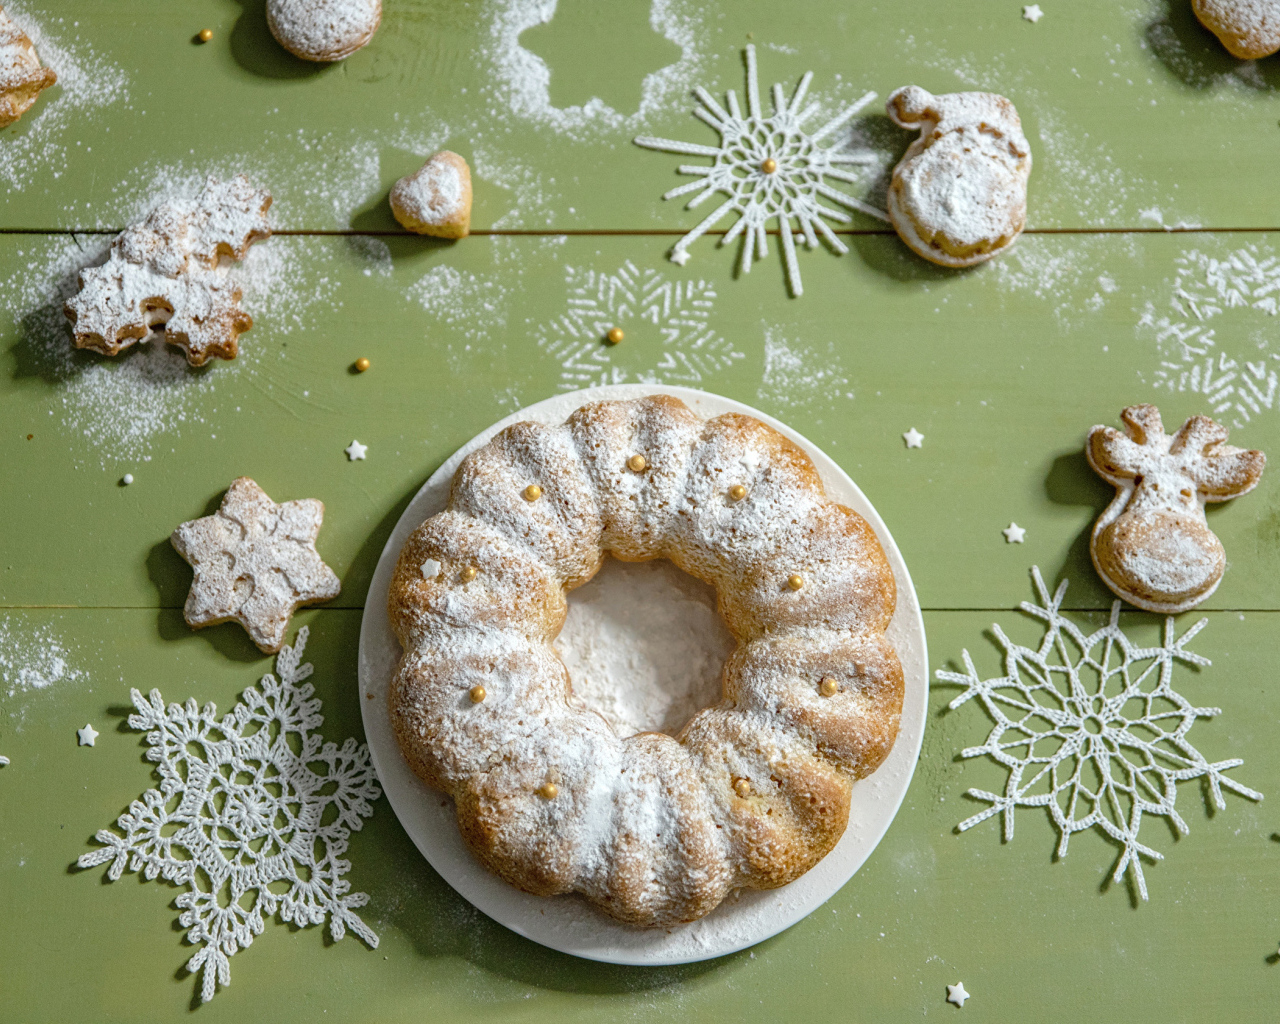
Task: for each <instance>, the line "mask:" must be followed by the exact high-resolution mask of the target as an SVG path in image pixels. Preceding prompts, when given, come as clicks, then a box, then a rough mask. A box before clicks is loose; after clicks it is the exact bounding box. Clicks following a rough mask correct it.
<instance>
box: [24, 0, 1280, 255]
mask: <svg viewBox="0 0 1280 1024" xmlns="http://www.w3.org/2000/svg"><path fill="white" fill-rule="evenodd" d="M667 6H668V7H669V8H670V9H671V10H672V11H673V12H674V13H675V15H676V16H677V18H678V19H680V23H681V24H682V25H687V27H688V32H687V33H686V34H687V37H688V38H689V39H691V40H692V50H691V52H694V53H696V61H697V69H696V71H695V72H693V73H691V74H690V75H688V76H687V77H686V78H685V79H683V80H682V81H681V83H680V88H679V89H675V90H673V92H672V94H671V95H670V96H668V97H666V98H665V99H663V101H662V102H661V103H659V104H657V108H656V109H654V110H653V111H651V112H646V113H645V115H644V116H643V117H642V118H637V117H636V116H634V115H636V112H637V110H638V109H639V107H640V90H641V83H642V81H643V80H644V77H645V76H646V75H648V74H650V73H652V72H656V71H659V70H661V69H662V68H664V67H669V66H670V62H671V61H672V60H673V59H675V58H676V57H678V56H679V48H678V47H677V46H676V45H675V44H674V43H673V42H671V41H670V40H668V39H666V38H664V37H663V36H662V35H660V34H658V33H657V32H655V31H652V30H651V29H649V28H648V26H647V25H646V21H647V20H648V15H647V12H648V8H649V4H648V2H647V0H614V2H612V3H610V4H592V3H588V2H585V0H561V7H560V8H558V9H557V13H556V15H555V16H554V17H553V18H552V19H551V20H550V21H549V22H548V23H547V24H545V25H536V26H535V27H534V28H531V29H530V30H529V31H527V32H525V33H524V34H523V35H522V36H520V41H521V43H522V45H523V46H525V47H527V48H528V52H529V53H532V54H535V55H536V56H537V57H538V58H539V59H541V60H542V61H543V62H544V63H545V65H546V67H547V68H548V69H549V76H550V78H549V82H550V84H549V87H548V88H549V93H548V96H549V100H550V102H551V103H554V104H558V105H560V109H564V108H565V107H566V106H575V105H579V106H580V105H582V104H584V103H587V102H589V101H590V100H591V99H592V98H593V97H603V98H604V100H606V101H608V102H610V103H613V104H615V105H616V107H617V109H616V111H614V113H615V115H616V116H614V117H612V118H609V117H604V116H601V117H598V118H596V119H595V120H593V121H591V122H590V123H589V124H587V125H586V126H585V127H582V128H580V129H572V130H558V129H557V128H556V127H555V126H554V125H553V124H552V123H551V122H550V120H549V118H548V117H547V116H544V115H543V114H537V113H533V112H530V110H529V109H527V107H526V106H522V105H521V104H520V103H518V102H513V101H512V99H511V96H510V94H509V93H508V92H506V91H504V90H503V89H500V88H496V87H495V85H494V83H495V82H496V81H501V74H502V71H503V69H504V68H509V67H510V65H511V61H510V59H509V58H506V57H501V58H499V57H495V56H494V54H493V47H494V39H495V35H494V32H495V26H499V25H501V24H502V23H503V22H502V18H501V17H500V16H501V14H502V12H503V11H504V10H506V9H508V8H509V7H510V4H503V3H498V2H497V0H471V2H455V0H388V2H387V3H386V5H385V16H384V23H383V26H382V28H381V30H380V31H379V32H378V34H377V35H376V36H375V38H374V40H373V42H372V43H371V44H370V45H369V46H368V47H367V48H366V49H364V50H362V51H360V52H359V53H357V54H355V55H354V56H353V57H351V58H350V59H349V60H347V61H345V62H343V63H341V64H339V65H337V66H334V67H327V68H322V67H316V66H313V65H309V64H306V63H305V62H302V61H298V60H295V59H294V58H292V57H291V56H289V55H288V54H287V53H285V52H284V51H283V50H282V49H281V48H280V47H279V46H277V45H276V44H275V42H274V40H272V39H271V37H270V35H269V34H268V31H267V28H266V20H265V16H264V14H263V7H264V4H263V0H191V2H187V3H182V4H158V3H155V2H154V0H112V2H111V3H101V2H99V0H60V2H59V3H56V4H55V3H51V2H49V0H22V2H21V3H20V5H19V7H18V8H15V9H16V10H18V13H19V14H20V15H25V16H27V17H28V19H29V20H30V21H33V22H36V23H37V24H40V25H41V26H43V28H44V29H45V31H47V32H48V33H49V34H50V35H51V36H53V37H54V38H55V39H56V40H58V41H61V42H62V43H63V44H65V46H67V47H68V48H70V49H71V50H72V51H73V52H74V53H76V54H78V55H80V57H81V58H82V63H83V64H84V66H85V68H86V71H87V74H88V76H89V77H90V78H96V79H97V80H98V81H101V80H102V79H103V78H104V76H105V75H106V73H107V72H106V71H104V68H115V69H118V71H119V72H121V73H123V75H124V76H125V77H126V78H127V85H126V86H125V87H124V88H122V89H120V90H117V93H116V95H117V98H116V99H115V100H114V101H113V102H110V103H109V104H107V105H106V106H103V107H94V108H91V109H84V107H83V105H81V106H79V107H77V109H74V110H70V111H69V112H68V113H67V114H66V115H65V116H64V115H62V114H56V115H54V114H53V113H52V108H54V107H55V106H56V105H57V104H58V103H59V101H60V96H61V97H63V98H64V99H65V93H66V91H67V88H69V86H57V87H55V88H54V90H53V91H51V92H50V93H48V94H46V97H45V98H44V99H42V100H41V104H42V106H41V107H39V108H37V109H35V110H33V111H32V112H31V113H29V114H28V115H27V116H26V117H25V118H24V119H23V120H22V121H21V122H19V123H18V124H17V125H15V126H13V127H11V128H7V129H5V130H4V131H3V132H0V143H3V144H4V145H5V146H6V147H9V148H10V149H15V147H19V146H23V145H31V146H34V147H35V148H37V149H39V150H41V151H43V153H44V155H43V156H39V157H32V158H31V159H25V158H24V160H23V161H21V162H20V163H21V173H14V174H13V175H11V176H9V180H8V181H6V186H7V188H6V194H5V195H3V196H0V226H3V227H25V228H72V227H78V228H86V227H94V226H111V227H119V226H121V225H122V224H123V222H124V219H125V218H126V217H127V216H128V215H129V214H130V213H132V212H134V210H133V208H134V207H136V206H137V205H138V204H139V203H141V202H143V201H144V200H145V198H146V195H147V193H148V188H149V185H150V183H151V181H152V178H153V175H155V174H156V173H158V172H161V171H163V172H165V173H166V174H167V175H169V176H172V174H173V173H175V172H176V171H178V170H183V171H186V172H189V173H200V172H202V171H203V170H205V169H209V168H216V169H220V170H223V171H224V172H225V171H234V170H235V169H244V170H248V171H250V172H251V173H253V174H254V175H255V176H256V177H258V178H259V179H260V180H262V182H263V183H264V184H266V185H267V186H268V187H269V188H271V189H272V190H273V191H274V192H275V194H276V197H277V202H278V208H277V215H278V216H277V219H278V222H279V224H280V225H281V226H282V227H289V228H309V229H328V228H347V227H356V228H360V229H364V230H373V229H392V228H394V227H395V224H394V222H393V221H392V220H391V218H390V215H389V211H388V209H387V206H386V202H385V198H386V194H387V190H388V188H389V187H390V185H391V183H392V182H393V181H394V180H395V179H396V178H397V177H399V176H401V175H403V174H406V173H408V172H409V171H411V170H414V169H416V168H417V167H418V166H419V164H420V162H421V158H422V156H423V155H424V154H425V153H426V152H429V151H430V150H431V149H433V148H438V147H440V146H449V147H451V148H453V149H455V150H457V151H459V152H461V153H462V154H463V155H464V156H466V157H467V158H468V159H470V160H471V161H472V163H473V167H474V168H475V170H476V178H477V184H476V210H475V226H476V227H478V228H488V227H491V226H494V225H499V226H501V227H505V228H528V229H545V228H555V229H558V230H599V229H605V228H610V229H667V230H671V229H681V228H683V229H687V228H688V227H691V226H692V224H693V223H695V220H696V218H697V217H698V216H699V215H697V214H694V213H689V212H686V211H684V210H683V209H682V208H681V206H679V205H677V204H676V203H663V202H662V201H661V199H660V198H659V197H660V196H661V194H662V193H663V192H664V191H666V190H667V189H668V188H670V187H672V185H674V184H676V183H677V181H679V180H682V179H679V178H677V176H676V174H675V168H676V166H677V164H678V163H679V162H680V160H681V158H679V157H675V156H671V155H665V154H655V153H650V152H642V151H639V150H637V149H635V148H634V147H633V146H632V145H631V139H632V138H633V137H634V136H635V135H637V134H641V133H642V131H643V132H644V133H651V134H658V135H665V136H669V137H675V138H687V139H692V140H694V141H704V142H706V141H713V140H714V134H713V133H712V132H711V129H710V128H708V127H707V126H706V125H704V124H702V123H701V122H699V121H696V120H694V119H693V118H692V117H691V116H690V115H689V106H690V103H691V100H690V98H689V97H688V95H687V93H688V91H689V88H691V87H692V86H693V85H703V86H705V87H707V88H708V89H710V90H711V91H712V92H715V93H717V94H719V93H722V92H723V90H725V89H728V88H733V89H735V90H738V91H739V94H741V90H742V78H743V67H742V60H741V48H742V47H743V45H744V44H745V43H747V42H748V41H749V40H753V41H754V42H756V43H757V44H758V45H759V46H760V47H761V51H760V52H761V76H762V82H763V83H764V86H765V87H766V88H767V87H768V86H769V85H770V84H771V83H772V82H774V81H780V82H783V83H786V84H787V87H788V90H789V89H790V87H791V86H792V85H793V84H794V83H795V82H796V81H797V80H798V78H799V76H800V75H801V74H802V73H803V72H804V71H806V70H813V71H814V72H815V78H814V89H815V95H817V96H819V97H820V98H822V99H824V100H825V101H826V103H827V104H828V106H831V105H832V104H835V103H837V102H839V101H840V100H842V99H843V100H846V101H847V100H848V99H851V98H853V97H856V96H858V95H861V93H862V92H863V91H865V90H867V89H873V90H875V91H877V92H878V93H879V94H880V96H881V98H882V99H883V97H884V96H887V95H888V93H889V92H891V91H892V90H893V89H895V88H897V87H898V86H901V85H906V84H909V83H912V82H914V83H916V84H919V85H923V86H925V87H926V88H929V89H931V90H933V91H935V92H944V91H949V90H960V89H987V90H991V91H996V92H1001V93H1004V94H1005V95H1007V96H1009V97H1010V98H1011V99H1012V100H1013V101H1014V103H1015V104H1016V105H1017V107H1018V109H1019V111H1020V112H1021V115H1022V117H1023V120H1024V123H1025V125H1026V128H1027V134H1028V137H1029V138H1030V139H1031V141H1032V145H1033V148H1034V151H1035V172H1034V175H1033V177H1032V185H1031V202H1030V213H1029V216H1030V224H1031V226H1032V227H1034V228H1042V229H1043V228H1080V227H1131V228H1132V227H1147V228H1150V227H1156V226H1159V224H1160V223H1161V221H1163V223H1165V224H1174V223H1183V222H1185V223H1192V224H1201V225H1206V226H1210V227H1258V226H1269V227H1277V226H1280V198H1277V195H1276V190H1275V189H1274V188H1273V187H1272V178H1273V175H1272V173H1271V168H1272V166H1273V164H1274V161H1275V157H1276V153H1277V147H1280V127H1278V119H1280V102H1278V97H1277V89H1278V88H1280V58H1275V57H1273V58H1268V59H1266V60H1262V61H1258V62H1254V63H1242V62H1239V61H1235V60H1234V59H1232V58H1230V57H1229V56H1227V55H1226V54H1225V52H1224V51H1223V50H1222V49H1221V48H1220V47H1219V46H1218V44H1217V43H1216V41H1215V40H1214V39H1213V37H1212V36H1211V35H1210V34H1209V33H1208V32H1206V31H1205V30H1204V29H1202V28H1201V27H1200V26H1199V24H1198V22H1196V20H1195V18H1194V16H1193V15H1192V14H1191V12H1190V5H1189V3H1188V2H1187V0H1131V2H1129V3H1124V4H1116V3H1111V2H1107V0H1077V2H1074V3H1071V4H1055V5H1051V6H1050V7H1049V8H1047V9H1046V10H1047V13H1046V15H1045V17H1044V19H1043V20H1042V21H1040V22H1039V23H1037V24H1035V25H1032V24H1031V23H1029V22H1027V21H1024V20H1023V19H1022V18H1021V16H1020V11H1021V6H1020V5H1019V4H1015V3H1011V2H1008V0H974V2H970V3H965V4H955V3H949V2H945V0H915V2H913V3H911V4H908V5H904V4H902V3H884V2H880V3H868V2H865V0H864V2H859V3H855V4H845V5H832V4H829V3H827V2H825V0H796V2H793V3H787V4H778V3H771V2H764V0H732V2H729V0H699V2H696V3H695V2H693V0H678V2H674V3H671V4H668V5H667ZM203 27H209V28H212V29H213V30H214V32H215V36H214V40H213V41H212V42H211V43H209V44H207V45H204V46H199V45H196V44H194V43H193V42H192V37H193V35H194V33H195V32H196V31H198V30H199V29H200V28H203ZM837 76H839V77H837ZM64 106H66V107H70V106H71V103H70V102H66V103H64ZM611 109H612V108H611ZM833 109H834V108H833ZM877 110H879V108H878V106H874V105H873V107H871V108H868V111H869V113H868V117H866V118H864V119H863V120H861V121H860V122H858V124H859V125H860V129H859V130H860V131H861V132H862V133H863V134H864V135H865V136H866V137H867V138H869V139H871V140H872V141H874V142H875V143H876V144H877V145H878V146H880V147H882V148H883V149H884V151H885V153H886V154H887V155H888V156H889V157H891V158H896V155H897V154H898V153H900V152H901V150H902V149H903V148H904V146H905V144H906V141H907V139H908V136H907V135H906V134H905V133H903V132H901V131H899V130H898V129H896V128H894V127H893V126H892V125H891V124H890V123H889V122H888V120H887V119H886V118H885V117H884V115H883V113H882V112H880V113H876V112H875V111H877ZM42 114H43V115H44V116H45V118H46V121H45V122H44V123H43V124H42V123H41V120H40V118H41V116H42ZM28 136H31V139H30V141H29V142H24V139H27V137H28ZM15 151H16V150H15ZM11 159H12V158H11ZM5 166H7V163H6V160H5V159H4V158H3V157H0V171H2V170H3V168H4V167H5ZM303 169H305V171H303ZM872 191H873V192H874V189H873V190H872ZM1154 211H1159V217H1158V218H1157V215H1156V213H1155V212H1154ZM857 226H860V227H874V226H876V225H875V222H873V221H867V220H862V219H859V220H858V221H857Z"/></svg>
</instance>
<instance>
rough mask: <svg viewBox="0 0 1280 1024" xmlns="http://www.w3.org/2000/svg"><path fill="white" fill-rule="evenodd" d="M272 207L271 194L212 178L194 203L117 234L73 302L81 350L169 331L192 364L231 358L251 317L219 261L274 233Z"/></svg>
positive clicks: (165, 208) (171, 207)
mask: <svg viewBox="0 0 1280 1024" xmlns="http://www.w3.org/2000/svg"><path fill="white" fill-rule="evenodd" d="M270 206H271V195H270V194H269V193H268V192H265V191H263V190H261V189H255V188H254V187H253V186H252V185H251V184H250V183H249V180H248V178H246V177H244V176H243V175H237V176H236V177H235V178H233V179H232V180H231V181H229V182H226V183H223V182H220V181H218V180H217V179H215V178H210V179H209V180H208V182H207V183H206V184H205V187H204V190H203V191H202V192H201V193H200V195H199V196H198V197H197V198H196V199H195V200H194V201H189V200H173V201H170V202H166V203H161V204H160V205H159V206H157V207H156V208H155V209H154V210H152V211H151V213H150V214H149V215H148V216H147V218H146V220H145V221H143V222H142V223H141V224H138V225H134V226H132V227H130V228H128V229H126V230H125V231H123V232H121V233H120V235H118V236H117V237H116V239H115V241H114V242H113V243H112V244H111V252H110V255H109V256H108V258H107V262H106V263H105V264H104V265H102V266H100V267H90V268H88V269H86V270H84V271H83V272H82V273H81V274H80V290H79V292H77V293H76V294H75V295H74V296H72V297H71V298H70V299H69V300H68V301H67V304H66V309H65V311H66V315H67V317H68V319H70V320H71V322H72V323H73V324H75V345H76V347H77V348H90V349H93V350H95V351H97V352H101V353H102V354H103V355H108V356H113V355H116V354H117V353H119V352H120V351H122V350H123V349H125V348H128V347H129V346H130V345H132V344H134V343H135V342H137V341H143V340H147V339H148V338H150V336H151V333H152V331H153V329H154V328H155V327H157V326H163V327H164V329H165V339H166V340H167V341H169V342H170V343H171V344H174V345H178V346H180V347H181V348H182V349H183V350H184V351H185V352H186V355H187V360H188V362H190V363H191V365H192V366H201V365H203V364H204V363H206V362H208V361H209V359H211V358H213V357H215V356H216V357H219V358H222V359H234V358H235V357H236V354H237V353H238V351H239V344H238V341H237V339H238V338H239V336H240V334H241V333H242V332H244V331H247V330H248V329H249V328H250V327H251V326H253V320H252V318H251V317H250V316H249V314H248V313H246V312H244V310H242V309H241V308H240V288H239V287H238V286H237V285H236V284H235V283H234V282H233V281H231V280H230V279H229V278H228V276H227V274H226V269H225V267H224V266H223V264H224V262H225V261H230V260H239V259H243V258H244V255H245V253H246V252H247V250H248V248H249V246H250V245H252V244H253V243H254V242H257V241H260V240H262V239H264V238H268V237H270V235H271V229H270V227H269V226H268V224H267V210H268V208H269V207H270Z"/></svg>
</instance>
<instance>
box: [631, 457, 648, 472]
mask: <svg viewBox="0 0 1280 1024" xmlns="http://www.w3.org/2000/svg"><path fill="white" fill-rule="evenodd" d="M648 468H649V460H648V459H646V458H645V457H644V456H643V455H633V456H631V458H629V459H627V469H629V470H631V472H633V473H643V472H644V471H645V470H646V469H648Z"/></svg>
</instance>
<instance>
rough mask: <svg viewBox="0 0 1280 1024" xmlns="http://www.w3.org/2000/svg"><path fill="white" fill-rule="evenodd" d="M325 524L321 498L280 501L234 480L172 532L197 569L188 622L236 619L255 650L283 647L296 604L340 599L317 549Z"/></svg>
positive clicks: (185, 612)
mask: <svg viewBox="0 0 1280 1024" xmlns="http://www.w3.org/2000/svg"><path fill="white" fill-rule="evenodd" d="M322 522H324V503H323V502H319V501H316V500H315V499H314V498H309V499H306V500H303V501H286V502H284V503H283V504H281V505H277V504H276V503H275V502H274V501H272V500H271V499H270V498H269V497H268V496H267V494H266V492H265V491H264V490H263V489H262V488H261V487H259V486H258V485H257V484H256V483H254V482H253V481H252V480H250V479H249V478H248V477H247V476H242V477H239V478H238V479H236V480H234V481H232V483H231V486H230V487H228V488H227V493H226V495H225V496H224V497H223V499H222V505H221V506H220V507H219V508H218V511H217V512H215V513H214V514H213V515H211V516H205V517H204V518H202V519H193V520H191V521H190V522H188V523H183V524H182V525H181V526H179V527H178V528H177V529H176V530H174V531H173V536H172V537H170V541H171V543H172V544H173V546H174V549H175V550H176V551H177V552H178V554H180V555H181V556H182V557H183V558H185V559H186V560H187V561H188V562H189V563H190V564H191V567H192V568H193V569H195V577H194V578H193V579H192V581H191V593H190V594H188V595H187V603H186V607H185V608H183V610H182V615H183V618H185V619H186V620H187V625H188V626H190V627H191V628H192V629H199V628H200V627H201V626H212V625H215V624H217V623H219V622H228V621H230V620H232V619H234V620H236V621H237V622H239V623H240V625H242V626H244V628H245V630H247V631H248V633H249V636H250V638H251V639H252V640H253V642H254V643H255V644H257V645H258V648H259V650H262V651H266V652H268V653H271V652H274V651H278V650H280V645H281V644H282V643H284V633H285V629H286V628H287V627H288V625H289V617H290V616H291V615H292V614H293V613H294V611H295V610H296V609H297V608H298V607H299V606H300V605H304V604H314V603H315V602H317V601H328V600H329V599H330V598H333V597H337V596H338V591H339V589H340V588H339V584H338V577H337V576H336V575H335V574H334V572H333V570H332V569H330V568H329V567H328V566H327V565H325V564H324V562H323V561H322V560H321V558H320V555H319V553H317V551H316V535H317V534H319V532H320V524H321V523H322Z"/></svg>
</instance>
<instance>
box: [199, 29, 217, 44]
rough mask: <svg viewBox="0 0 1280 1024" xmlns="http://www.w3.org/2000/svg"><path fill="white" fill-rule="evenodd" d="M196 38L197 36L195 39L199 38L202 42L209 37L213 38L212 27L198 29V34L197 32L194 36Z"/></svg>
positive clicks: (206, 40)
mask: <svg viewBox="0 0 1280 1024" xmlns="http://www.w3.org/2000/svg"><path fill="white" fill-rule="evenodd" d="M196 38H197V39H199V40H200V42H202V43H207V42H208V41H209V40H210V39H212V38H213V29H211V28H202V29H201V30H200V34H199V35H198V36H196Z"/></svg>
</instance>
